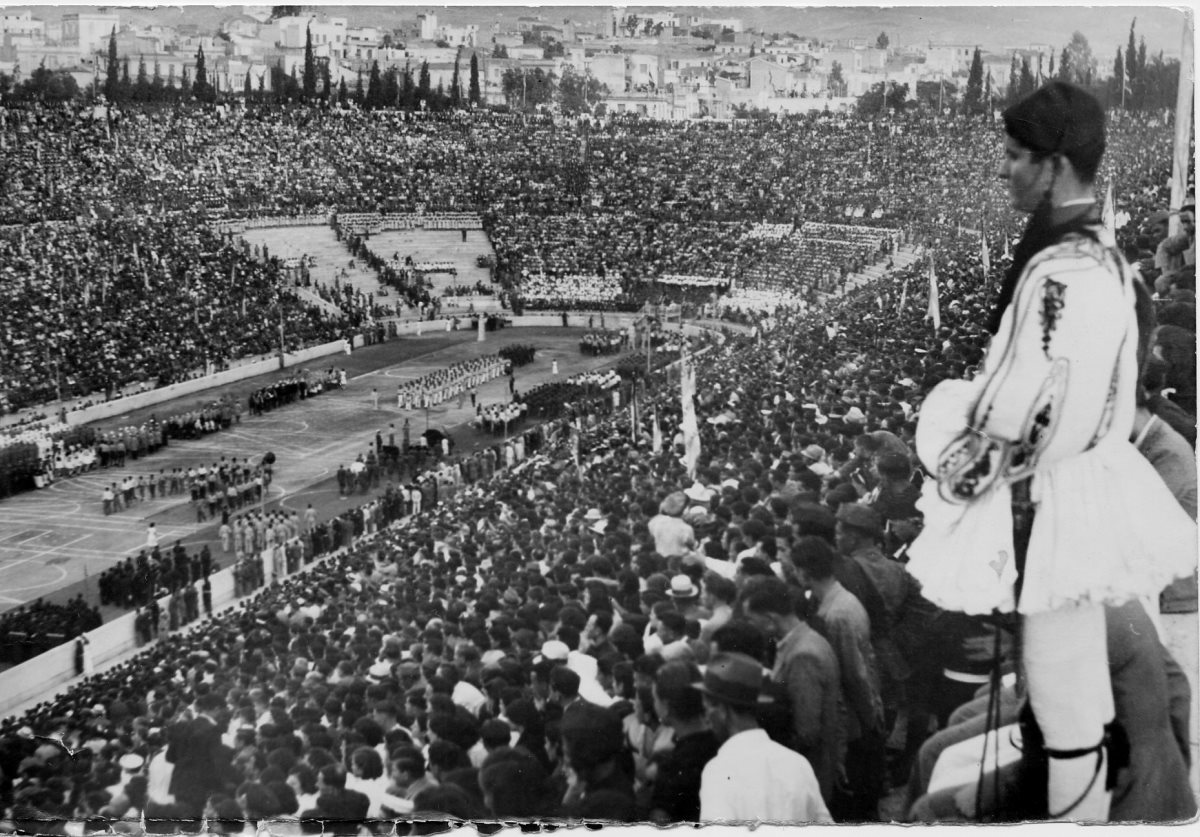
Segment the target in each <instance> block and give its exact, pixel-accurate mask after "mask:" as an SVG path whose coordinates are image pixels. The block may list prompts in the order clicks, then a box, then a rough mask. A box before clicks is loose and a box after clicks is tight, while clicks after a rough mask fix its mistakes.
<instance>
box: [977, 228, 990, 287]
mask: <svg viewBox="0 0 1200 837" xmlns="http://www.w3.org/2000/svg"><path fill="white" fill-rule="evenodd" d="M979 260H980V261H981V262H983V278H984V279H987V275H988V274H989V273H991V272H992V256H991V254H990V253H989V252H988V243H987V233H986V232H985V233H983V234H981V235H980V236H979Z"/></svg>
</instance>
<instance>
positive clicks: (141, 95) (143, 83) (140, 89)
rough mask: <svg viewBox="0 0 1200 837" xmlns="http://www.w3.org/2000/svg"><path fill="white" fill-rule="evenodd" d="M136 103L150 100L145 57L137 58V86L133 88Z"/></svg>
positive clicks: (148, 76) (148, 77)
mask: <svg viewBox="0 0 1200 837" xmlns="http://www.w3.org/2000/svg"><path fill="white" fill-rule="evenodd" d="M134 90H135V93H136V98H137V99H138V101H141V102H144V101H146V100H147V99H149V98H150V73H149V72H148V71H147V70H146V56H144V55H139V56H138V68H137V86H136V87H135V88H134Z"/></svg>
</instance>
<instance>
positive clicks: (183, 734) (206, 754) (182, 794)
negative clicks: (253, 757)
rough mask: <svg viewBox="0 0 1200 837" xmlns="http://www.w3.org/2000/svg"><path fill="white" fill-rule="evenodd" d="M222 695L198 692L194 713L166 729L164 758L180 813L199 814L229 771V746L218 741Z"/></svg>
mask: <svg viewBox="0 0 1200 837" xmlns="http://www.w3.org/2000/svg"><path fill="white" fill-rule="evenodd" d="M221 706H222V704H221V699H220V698H219V697H217V696H216V695H211V694H210V695H201V696H200V697H199V698H197V699H196V704H195V717H193V718H192V719H191V720H184V721H179V722H177V723H175V724H174V725H173V726H171V728H170V729H169V730H168V732H167V761H169V762H171V763H172V764H173V765H175V769H174V771H173V772H172V773H171V785H170V791H171V794H172V795H173V796H174V797H175V802H176V804H177V805H178V806H179V810H180V814H181V815H186V816H189V817H196V818H199V817H200V814H201V812H202V811H203V810H204V803H205V802H206V801H207V800H208V797H209V795H210V794H211V793H212V792H213V791H216V790H219V789H221V788H222V786H223V784H222V783H223V777H225V776H228V775H229V772H230V760H229V750H228V748H226V747H225V746H224V745H223V744H222V743H221V727H220V724H219V723H218V722H217V716H218V714H219V713H220V711H221Z"/></svg>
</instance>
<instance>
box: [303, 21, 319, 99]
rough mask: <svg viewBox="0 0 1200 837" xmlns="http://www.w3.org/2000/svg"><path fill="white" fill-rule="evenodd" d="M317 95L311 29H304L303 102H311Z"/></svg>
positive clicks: (315, 65) (315, 66)
mask: <svg viewBox="0 0 1200 837" xmlns="http://www.w3.org/2000/svg"><path fill="white" fill-rule="evenodd" d="M316 95H317V61H316V59H315V58H314V57H313V44H312V27H311V26H309V27H307V28H306V29H305V36H304V96H303V98H304V101H306V102H311V101H312V100H313V99H314V98H316Z"/></svg>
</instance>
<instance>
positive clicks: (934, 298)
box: [925, 258, 942, 331]
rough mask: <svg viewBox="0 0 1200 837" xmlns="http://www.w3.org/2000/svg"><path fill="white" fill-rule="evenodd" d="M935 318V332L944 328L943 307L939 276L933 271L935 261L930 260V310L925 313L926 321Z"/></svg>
mask: <svg viewBox="0 0 1200 837" xmlns="http://www.w3.org/2000/svg"><path fill="white" fill-rule="evenodd" d="M931 317H932V318H933V330H934V331H938V330H939V329H941V327H942V306H941V304H940V303H939V301H938V287H937V274H936V273H934V271H933V259H932V258H931V259H930V260H929V308H928V309H927V310H926V311H925V319H927V320H928V319H930V318H931Z"/></svg>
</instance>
